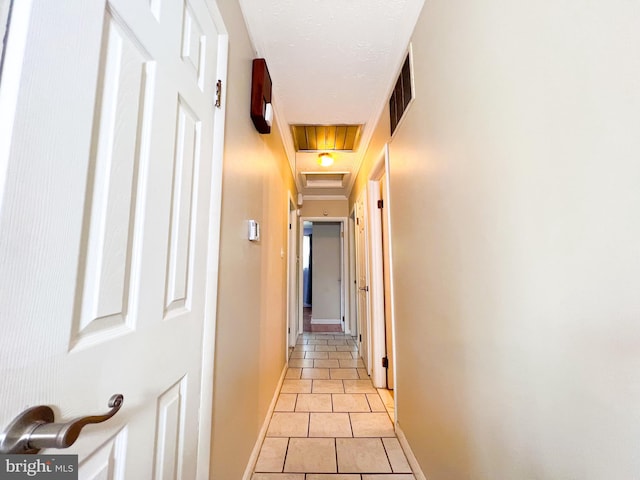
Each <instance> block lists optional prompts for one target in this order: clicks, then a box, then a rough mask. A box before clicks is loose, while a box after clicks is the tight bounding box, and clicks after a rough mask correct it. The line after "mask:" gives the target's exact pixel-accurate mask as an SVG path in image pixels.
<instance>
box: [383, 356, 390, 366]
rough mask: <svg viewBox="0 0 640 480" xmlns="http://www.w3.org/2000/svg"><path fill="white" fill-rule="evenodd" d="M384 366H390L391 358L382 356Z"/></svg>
mask: <svg viewBox="0 0 640 480" xmlns="http://www.w3.org/2000/svg"><path fill="white" fill-rule="evenodd" d="M382 367H383V368H389V359H388V358H387V357H382Z"/></svg>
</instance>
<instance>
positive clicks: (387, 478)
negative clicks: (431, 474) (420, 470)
mask: <svg viewBox="0 0 640 480" xmlns="http://www.w3.org/2000/svg"><path fill="white" fill-rule="evenodd" d="M415 478H416V477H414V476H413V475H402V474H394V473H390V474H388V475H362V480H415Z"/></svg>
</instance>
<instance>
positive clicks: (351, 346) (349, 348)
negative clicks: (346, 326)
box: [336, 345, 358, 352]
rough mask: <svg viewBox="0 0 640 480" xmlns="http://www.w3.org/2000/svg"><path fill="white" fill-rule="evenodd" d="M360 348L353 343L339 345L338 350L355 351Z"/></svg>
mask: <svg viewBox="0 0 640 480" xmlns="http://www.w3.org/2000/svg"><path fill="white" fill-rule="evenodd" d="M357 350H358V347H354V346H353V345H337V346H336V352H355V351H357Z"/></svg>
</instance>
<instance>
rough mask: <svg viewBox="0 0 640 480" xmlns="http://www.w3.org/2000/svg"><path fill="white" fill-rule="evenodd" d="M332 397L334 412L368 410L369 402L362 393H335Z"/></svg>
mask: <svg viewBox="0 0 640 480" xmlns="http://www.w3.org/2000/svg"><path fill="white" fill-rule="evenodd" d="M332 397H333V411H334V412H370V411H371V409H370V408H369V402H367V397H366V395H365V394H364V393H344V394H340V393H335V394H333V395H332Z"/></svg>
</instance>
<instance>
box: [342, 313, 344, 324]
mask: <svg viewBox="0 0 640 480" xmlns="http://www.w3.org/2000/svg"><path fill="white" fill-rule="evenodd" d="M342 323H344V315H343V316H342Z"/></svg>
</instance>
